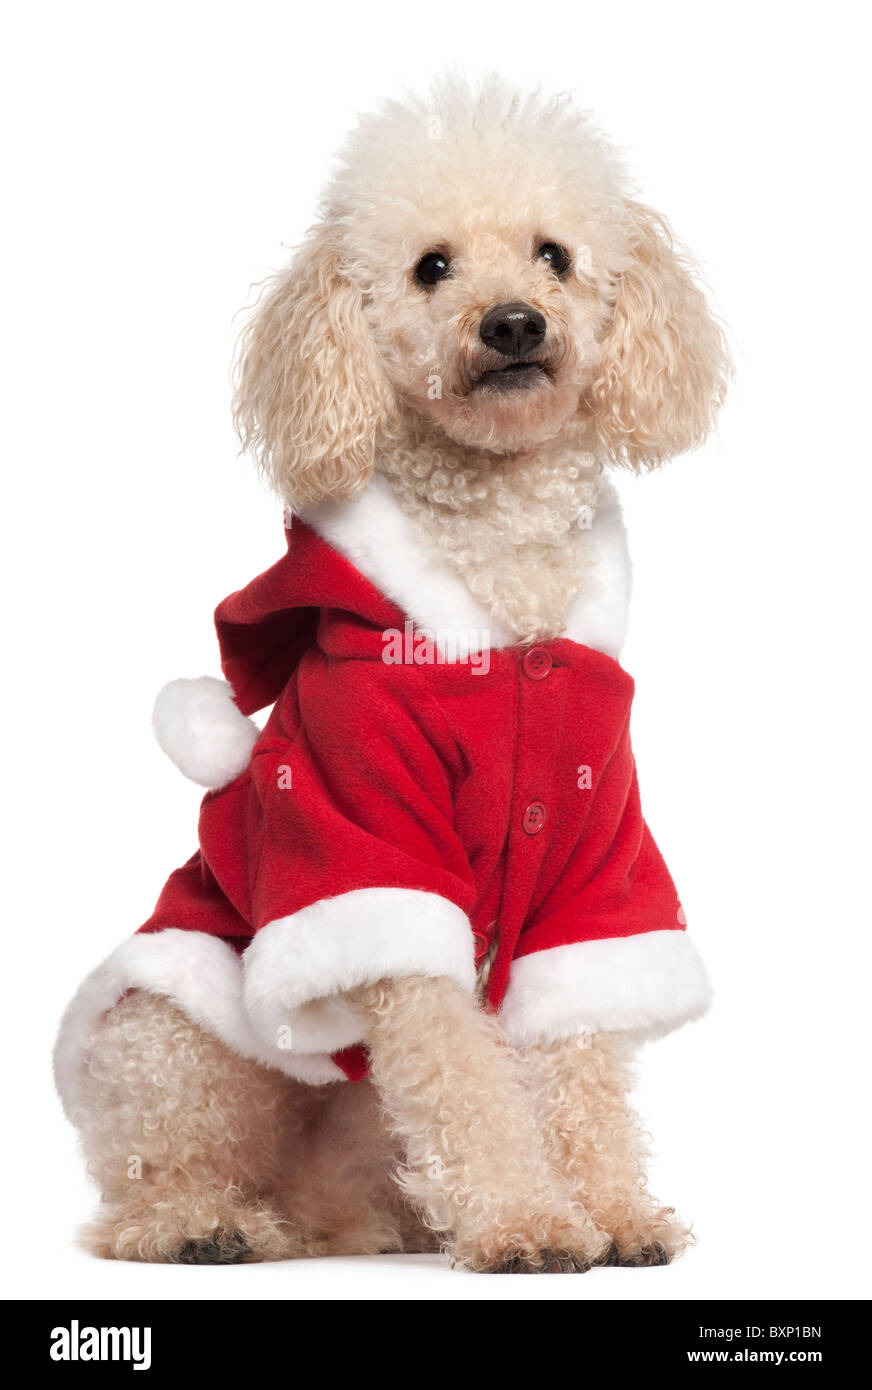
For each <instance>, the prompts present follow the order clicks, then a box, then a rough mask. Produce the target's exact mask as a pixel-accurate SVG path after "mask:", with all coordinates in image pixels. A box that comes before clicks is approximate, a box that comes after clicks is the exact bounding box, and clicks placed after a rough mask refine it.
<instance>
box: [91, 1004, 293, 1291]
mask: <svg viewBox="0 0 872 1390" xmlns="http://www.w3.org/2000/svg"><path fill="white" fill-rule="evenodd" d="M294 1085H295V1083H293V1082H289V1081H288V1080H287V1078H285V1077H283V1076H282V1075H281V1074H280V1073H278V1072H272V1071H269V1070H267V1069H266V1068H263V1067H260V1066H258V1065H257V1063H255V1062H253V1061H248V1060H246V1059H244V1058H241V1057H239V1056H237V1055H236V1054H234V1053H232V1052H230V1050H229V1049H228V1048H226V1047H225V1046H224V1044H223V1043H221V1042H219V1041H218V1039H217V1038H214V1037H213V1036H212V1035H211V1034H208V1033H206V1032H204V1030H203V1029H201V1028H199V1027H198V1026H197V1024H195V1023H193V1022H192V1021H191V1020H190V1019H189V1018H188V1017H187V1016H186V1015H185V1014H183V1013H182V1012H181V1011H180V1010H179V1009H177V1008H176V1007H175V1006H174V1005H172V1004H171V1003H170V1002H169V1001H168V1000H166V999H164V998H162V997H160V996H157V995H153V994H149V993H146V992H140V991H134V992H132V993H130V994H128V995H126V996H125V997H124V998H123V999H122V1000H120V1001H119V1003H118V1004H116V1006H115V1007H114V1008H113V1009H112V1010H111V1011H110V1012H109V1013H108V1014H107V1015H105V1016H104V1018H103V1019H102V1020H101V1021H100V1024H99V1026H98V1028H97V1029H96V1030H95V1033H94V1035H93V1038H92V1040H91V1043H90V1046H89V1048H88V1049H87V1051H86V1054H85V1060H84V1067H83V1076H82V1083H81V1091H80V1099H79V1102H78V1104H77V1107H76V1113H75V1115H74V1120H75V1123H76V1124H77V1126H78V1128H79V1130H80V1132H81V1137H82V1143H83V1147H84V1151H85V1156H86V1159H87V1162H88V1166H89V1169H90V1171H91V1173H92V1175H93V1177H94V1178H95V1180H96V1182H97V1184H98V1186H99V1187H100V1190H101V1194H102V1201H101V1204H100V1208H99V1210H98V1212H97V1213H96V1215H95V1217H94V1219H93V1221H92V1222H91V1223H90V1224H89V1225H88V1226H86V1227H84V1228H83V1230H82V1231H81V1233H80V1239H81V1241H82V1244H83V1245H84V1246H85V1247H86V1248H87V1249H89V1250H91V1251H92V1252H93V1253H94V1254H97V1255H101V1256H103V1257H104V1258H108V1259H125V1260H143V1261H167V1262H171V1263H191V1264H201V1263H202V1264H227V1263H238V1262H240V1261H250V1260H275V1259H283V1258H286V1257H288V1256H290V1255H294V1254H298V1253H302V1249H301V1240H300V1237H299V1234H298V1233H297V1232H296V1231H295V1230H294V1228H293V1227H292V1226H291V1225H290V1223H289V1222H288V1221H287V1220H286V1219H285V1218H284V1217H283V1216H282V1214H281V1213H280V1211H279V1209H278V1207H277V1206H276V1204H275V1203H274V1201H273V1199H272V1193H273V1190H274V1186H275V1183H276V1172H275V1153H276V1145H277V1135H278V1131H279V1127H280V1124H281V1119H282V1114H283V1111H284V1109H285V1108H286V1107H287V1106H288V1104H292V1103H293V1095H292V1094H291V1093H292V1091H293V1087H294Z"/></svg>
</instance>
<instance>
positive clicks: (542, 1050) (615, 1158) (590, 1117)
mask: <svg viewBox="0 0 872 1390" xmlns="http://www.w3.org/2000/svg"><path fill="white" fill-rule="evenodd" d="M632 1051H633V1050H632V1047H631V1046H630V1044H629V1043H628V1042H627V1040H626V1039H625V1038H624V1037H622V1036H621V1035H620V1034H617V1033H598V1034H596V1035H595V1036H593V1037H590V1038H578V1037H575V1038H569V1039H566V1040H565V1041H562V1042H555V1043H547V1044H543V1045H541V1046H539V1047H530V1048H527V1049H526V1050H525V1051H524V1052H522V1053H521V1061H522V1063H523V1067H524V1076H525V1080H526V1083H527V1086H528V1089H529V1092H530V1095H531V1097H532V1100H533V1103H534V1106H535V1109H536V1113H537V1114H538V1116H539V1122H540V1125H541V1128H542V1133H543V1136H544V1140H545V1146H546V1152H547V1154H548V1156H549V1158H550V1160H551V1162H552V1163H554V1164H555V1165H556V1166H557V1167H558V1168H559V1169H560V1171H561V1173H563V1174H565V1176H566V1178H567V1179H568V1180H569V1182H570V1184H571V1187H572V1189H573V1191H574V1193H575V1195H576V1197H577V1198H578V1200H579V1201H581V1202H583V1203H584V1206H585V1208H586V1210H587V1211H588V1212H590V1214H591V1217H592V1218H593V1220H594V1221H596V1222H597V1224H598V1225H599V1226H601V1227H602V1229H603V1230H605V1231H607V1232H608V1233H609V1235H610V1236H611V1239H612V1246H611V1249H610V1251H609V1253H608V1256H607V1261H606V1262H607V1263H609V1264H620V1265H660V1264H668V1262H669V1261H670V1260H671V1259H672V1258H673V1257H674V1256H676V1255H678V1254H680V1253H681V1251H682V1250H683V1249H684V1247H685V1245H687V1243H688V1241H689V1240H690V1238H691V1237H690V1232H689V1230H688V1228H687V1227H686V1226H685V1225H684V1224H683V1223H682V1222H681V1221H680V1220H679V1219H678V1218H677V1217H676V1215H675V1212H674V1210H673V1209H672V1208H671V1207H664V1206H662V1205H661V1204H660V1203H659V1202H657V1201H656V1200H655V1198H653V1197H652V1196H651V1194H650V1192H649V1191H648V1187H647V1177H646V1172H645V1167H646V1158H647V1143H646V1135H645V1133H644V1131H643V1129H642V1125H641V1123H640V1121H639V1118H638V1116H637V1115H636V1113H635V1111H634V1110H633V1108H632V1106H631V1105H630V1101H629V1093H630V1090H631V1089H632V1080H633V1076H632V1067H631V1061H632Z"/></svg>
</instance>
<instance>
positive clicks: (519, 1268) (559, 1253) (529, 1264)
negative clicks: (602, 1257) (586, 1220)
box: [487, 1250, 591, 1274]
mask: <svg viewBox="0 0 872 1390" xmlns="http://www.w3.org/2000/svg"><path fill="white" fill-rule="evenodd" d="M590 1267H591V1264H590V1261H589V1260H588V1259H587V1258H586V1257H585V1256H584V1255H577V1254H575V1253H574V1252H573V1251H572V1250H541V1251H540V1252H539V1253H538V1254H537V1255H512V1256H510V1257H509V1258H508V1259H507V1260H505V1261H504V1263H502V1264H496V1265H494V1266H492V1267H491V1268H490V1269H489V1270H488V1271H487V1273H489V1274H586V1273H587V1271H588V1270H589V1269H590Z"/></svg>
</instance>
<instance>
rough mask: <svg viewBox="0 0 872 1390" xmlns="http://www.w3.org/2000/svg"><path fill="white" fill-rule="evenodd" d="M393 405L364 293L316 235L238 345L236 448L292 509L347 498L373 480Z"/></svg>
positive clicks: (270, 291)
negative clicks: (246, 452)
mask: <svg viewBox="0 0 872 1390" xmlns="http://www.w3.org/2000/svg"><path fill="white" fill-rule="evenodd" d="M392 404H393V394H392V391H391V388H390V385H389V383H388V381H387V378H386V376H385V374H384V372H383V371H382V368H381V365H380V362H379V360H378V355H377V353H376V349H375V346H374V344H373V342H372V338H371V335H370V331H369V328H368V326H367V324H366V322H365V320H364V316H363V309H362V300H361V296H360V292H359V291H358V289H357V288H356V286H354V285H353V284H352V283H351V281H350V280H349V279H348V277H347V276H346V275H345V274H343V270H342V265H341V258H340V256H339V253H338V251H337V250H336V249H335V247H333V246H331V245H330V244H329V241H328V239H327V237H326V235H325V233H324V232H323V231H316V232H315V233H314V234H313V235H312V236H311V237H310V239H309V241H308V242H307V243H306V244H305V245H304V247H303V248H302V250H301V251H300V252H299V253H298V255H297V256H296V257H295V259H294V261H293V262H292V264H291V266H290V267H289V268H288V270H286V271H283V272H281V273H280V274H279V275H277V276H275V277H274V278H273V279H272V280H271V281H269V282H268V283H267V285H266V288H265V290H264V293H263V294H262V296H261V301H260V303H259V305H258V307H257V310H256V312H255V314H254V317H253V318H252V320H251V322H250V323H249V324H248V326H247V328H245V329H244V330H243V333H242V335H241V337H240V341H239V346H238V351H237V359H236V368H235V392H234V406H233V415H234V421H235V424H236V429H237V432H238V434H239V438H240V440H241V442H242V446H243V448H244V449H251V451H252V453H253V454H254V455H255V457H256V458H257V460H258V463H259V465H260V467H261V469H262V470H263V472H264V473H265V474H266V476H267V478H268V479H269V481H270V483H271V485H272V486H273V487H274V488H275V490H276V492H278V493H279V495H280V496H281V497H283V498H284V500H285V501H286V502H287V503H288V504H289V505H290V506H292V507H296V506H300V505H302V504H303V503H307V502H317V501H320V500H322V499H323V498H326V497H346V496H349V495H350V494H351V493H353V492H355V491H357V490H358V489H359V488H361V487H363V485H364V484H365V483H366V481H367V480H368V478H369V477H370V474H371V473H372V467H373V457H374V452H375V439H376V433H377V430H378V428H379V425H380V424H381V423H383V422H384V421H385V420H386V419H387V417H388V416H389V414H390V413H391V409H392Z"/></svg>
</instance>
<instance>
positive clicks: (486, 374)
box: [472, 361, 548, 395]
mask: <svg viewBox="0 0 872 1390" xmlns="http://www.w3.org/2000/svg"><path fill="white" fill-rule="evenodd" d="M547 377H548V367H547V364H546V363H545V362H529V361H522V362H507V363H506V364H505V366H503V367H491V368H489V369H488V370H487V371H483V372H480V373H479V375H478V376H477V377H476V379H475V380H474V381H473V383H472V390H473V391H485V392H487V393H488V394H491V393H493V394H495V395H496V394H500V395H502V394H503V393H504V392H510V391H525V390H528V389H529V388H530V387H531V386H538V385H539V383H540V382H542V381H545V380H546V378H547Z"/></svg>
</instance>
